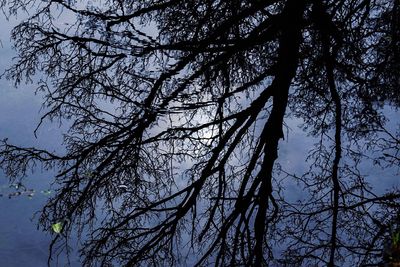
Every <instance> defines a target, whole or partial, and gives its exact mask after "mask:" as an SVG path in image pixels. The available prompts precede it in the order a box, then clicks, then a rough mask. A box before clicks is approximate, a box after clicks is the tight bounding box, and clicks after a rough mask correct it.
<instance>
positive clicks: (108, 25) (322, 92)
mask: <svg viewBox="0 0 400 267" xmlns="http://www.w3.org/2000/svg"><path fill="white" fill-rule="evenodd" d="M0 3H2V5H3V6H4V8H8V9H7V10H8V11H7V12H10V13H11V14H13V13H15V12H18V11H19V10H24V9H29V12H30V14H31V16H30V18H29V19H27V20H26V21H24V22H22V23H21V24H19V25H18V26H17V27H16V28H15V29H14V30H13V33H12V38H13V40H14V42H15V47H16V49H17V52H18V61H17V62H16V63H15V64H14V65H13V66H12V67H11V68H10V69H9V70H7V71H6V73H5V75H6V77H7V78H10V79H13V80H14V81H15V82H16V83H17V84H19V83H20V82H22V81H24V80H27V81H29V80H30V79H31V78H32V77H33V76H34V75H36V73H41V74H40V76H39V77H42V79H41V81H40V83H39V87H38V90H39V91H41V92H43V93H44V94H45V100H44V103H43V107H44V110H45V114H44V115H43V117H42V121H43V120H45V119H49V120H59V121H60V122H61V123H65V122H67V123H68V125H70V127H69V130H68V132H67V133H66V134H65V137H64V144H65V148H66V151H65V152H64V153H62V154H59V153H56V152H51V151H46V150H41V149H38V148H23V147H19V146H16V145H12V144H11V143H10V142H8V141H7V140H4V141H3V143H2V146H1V150H0V163H1V166H2V168H3V169H4V170H5V171H6V172H7V174H8V175H9V176H10V177H14V178H16V177H20V176H23V175H24V174H25V173H26V171H27V170H29V169H31V168H32V167H33V166H35V165H36V164H39V163H41V164H42V166H43V167H44V168H47V169H52V168H57V169H58V170H59V172H58V175H57V176H56V182H57V184H59V185H60V188H59V190H58V191H57V193H56V195H55V196H54V197H52V198H51V199H50V200H49V202H48V203H47V205H46V206H45V207H44V209H43V211H42V216H41V219H40V223H41V224H42V226H43V228H44V229H51V227H52V225H53V229H57V232H59V234H55V237H54V241H53V243H52V251H54V249H55V248H56V246H57V247H58V246H59V245H63V244H65V245H67V246H68V236H69V234H70V233H71V231H73V229H77V230H78V232H79V233H84V235H83V237H82V238H83V240H84V241H85V243H84V245H83V246H82V247H81V249H82V250H81V252H82V256H83V259H84V264H85V266H176V265H185V264H188V265H193V264H196V266H207V265H215V266H266V265H271V266H301V265H304V266H325V265H327V266H344V265H350V264H351V265H352V266H360V265H364V266H373V265H374V264H375V265H378V264H381V263H382V260H384V258H385V257H384V256H383V254H384V253H383V250H384V247H385V244H386V243H387V240H389V239H390V229H391V228H390V226H391V225H392V224H393V220H395V219H396V218H397V214H398V213H399V205H400V202H399V198H400V191H399V189H398V188H393V189H392V190H391V191H388V192H387V193H385V194H383V195H382V194H380V195H379V194H377V193H376V192H375V191H374V189H373V187H371V186H370V185H369V184H368V182H367V181H366V178H365V174H364V173H362V171H360V170H361V167H360V165H361V164H362V163H364V162H365V163H366V164H371V163H374V164H375V165H374V166H376V168H379V166H381V167H382V168H384V169H385V170H394V169H395V168H396V166H398V164H399V160H400V157H399V154H398V153H399V142H400V137H399V132H393V131H392V129H389V128H388V127H387V124H386V122H387V119H388V118H387V117H386V115H385V112H383V110H384V108H385V107H396V108H397V107H398V106H399V105H400V94H399V85H400V82H399V77H400V58H399V55H400V1H399V0H387V1H386V0H381V1H372V0H354V1H350V0H332V1H327V0H326V1H318V0H282V1H275V0H263V1H261V0H251V1H250V0H248V1H246V0H229V1H216V0H201V1H197V0H193V1H187V0H165V1H164V0H148V1H124V0H119V1H117V0H109V1H103V3H102V5H100V4H98V3H88V2H86V1H67V0H52V1H34V0H23V1H21V0H19V1H16V0H9V1H3V2H0ZM285 117H286V118H287V117H291V118H300V119H302V120H303V121H304V124H303V126H304V130H306V131H307V132H308V133H309V134H311V135H312V136H314V137H317V139H318V140H319V142H318V143H317V144H316V145H315V146H314V147H311V148H310V153H309V154H308V156H307V155H305V156H304V159H299V160H301V161H303V160H304V164H305V166H306V168H308V167H309V168H310V169H309V171H307V172H306V173H305V174H304V175H296V174H293V173H291V172H289V171H288V170H287V167H288V166H284V165H283V164H279V165H278V164H276V162H275V161H276V159H277V158H278V143H279V140H280V139H282V138H283V137H284V131H283V127H284V118H285ZM38 127H40V125H39V126H38ZM306 157H307V158H308V163H309V166H308V165H306V162H305V158H306ZM371 166H373V165H372V164H371ZM375 179H376V180H377V181H378V180H379V179H380V177H375ZM288 180H290V181H292V182H295V183H297V185H298V188H299V189H298V190H299V192H301V194H302V196H301V198H300V199H295V200H293V197H292V196H291V191H289V190H288V189H287V186H286V185H287V181H288ZM54 223H57V224H55V225H56V226H57V227H54ZM95 264H97V265H95Z"/></svg>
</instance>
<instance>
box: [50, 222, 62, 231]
mask: <svg viewBox="0 0 400 267" xmlns="http://www.w3.org/2000/svg"><path fill="white" fill-rule="evenodd" d="M62 228H63V223H62V222H58V223H55V224H53V225H52V226H51V229H53V231H54V232H55V233H57V234H59V233H61V231H62Z"/></svg>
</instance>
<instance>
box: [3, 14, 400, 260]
mask: <svg viewBox="0 0 400 267" xmlns="http://www.w3.org/2000/svg"><path fill="white" fill-rule="evenodd" d="M16 22H17V20H15V19H11V20H10V21H8V20H6V18H5V17H4V15H3V14H1V13H0V25H1V27H0V41H1V45H0V73H2V72H3V71H4V70H5V69H6V68H7V67H8V66H10V63H11V62H12V58H13V57H14V56H15V51H14V50H13V49H12V47H11V43H10V41H9V39H10V30H11V29H12V27H13V26H14V25H16ZM34 88H35V85H34V84H28V85H22V86H20V87H18V88H15V87H14V86H13V83H12V81H7V80H6V79H4V78H2V79H0V139H3V138H5V137H7V138H9V141H10V142H12V143H14V144H17V145H21V146H39V147H45V148H48V149H50V150H60V149H62V147H61V141H62V139H61V131H62V129H60V128H59V126H58V125H57V124H52V123H49V122H46V123H45V124H44V125H43V127H42V128H41V129H40V131H39V134H38V138H35V136H34V134H33V131H34V129H35V127H36V125H37V123H38V122H39V121H40V106H41V101H42V98H41V96H40V95H35V93H34ZM387 112H389V114H390V118H392V124H393V125H392V126H391V127H393V128H394V127H396V123H397V124H398V120H396V119H395V118H396V117H397V116H398V115H399V114H398V113H399V112H398V111H394V110H391V109H389V110H387ZM288 123H289V126H290V133H289V136H288V137H287V138H286V139H285V140H284V141H282V142H281V144H280V150H279V154H280V157H279V162H280V163H282V164H285V165H287V166H290V170H292V171H294V172H298V173H301V172H303V171H305V166H306V164H305V158H306V156H305V155H306V152H307V150H308V149H309V148H310V147H311V146H312V144H313V143H314V142H315V140H314V139H313V138H310V137H307V136H306V133H305V132H303V131H302V130H300V129H299V128H298V127H297V126H296V125H297V124H298V123H299V121H296V120H291V121H289V122H288ZM363 168H364V170H365V172H366V173H368V174H369V177H370V179H371V181H372V183H373V184H374V186H375V187H376V189H377V191H380V192H384V191H385V190H386V188H388V187H391V186H394V185H399V181H398V177H396V175H394V174H393V172H392V174H389V175H387V173H386V172H383V171H382V170H381V169H378V168H375V167H372V166H364V167H363ZM377 177H379V180H377ZM51 181H52V173H48V172H42V171H40V170H38V171H36V172H34V173H32V174H31V173H30V174H29V175H28V176H27V177H26V179H25V182H26V183H25V184H26V187H27V188H28V189H33V190H34V195H33V196H32V197H31V198H29V197H28V196H27V195H21V196H16V197H11V198H9V197H8V195H9V194H10V193H12V192H15V190H14V188H12V187H11V188H10V185H9V181H8V178H7V177H5V175H4V174H3V173H0V186H1V188H0V194H1V195H2V197H0V266H6V267H8V266H9V267H13V266H24V267H40V266H45V265H46V262H47V257H48V245H49V242H50V230H49V231H45V232H42V231H38V230H37V227H36V223H37V216H36V217H35V218H33V214H34V213H35V212H36V211H39V210H40V208H41V207H42V206H43V205H44V204H45V202H46V200H47V199H48V197H49V196H51V193H49V191H47V190H52V188H51ZM287 186H288V188H289V191H291V192H292V193H293V194H292V197H293V198H296V197H300V196H301V194H302V192H301V189H299V188H298V186H297V184H295V183H291V182H288V184H287ZM32 218H33V219H32ZM65 264H66V261H65V257H63V256H61V258H60V261H59V265H58V266H64V265H65ZM71 266H80V264H79V263H78V260H77V259H76V257H75V256H73V258H72V262H71Z"/></svg>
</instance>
